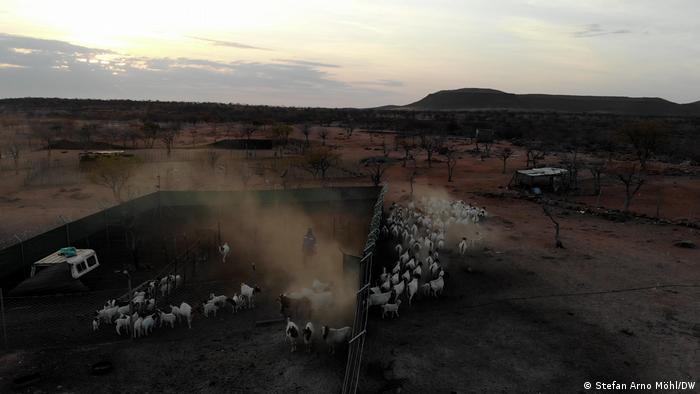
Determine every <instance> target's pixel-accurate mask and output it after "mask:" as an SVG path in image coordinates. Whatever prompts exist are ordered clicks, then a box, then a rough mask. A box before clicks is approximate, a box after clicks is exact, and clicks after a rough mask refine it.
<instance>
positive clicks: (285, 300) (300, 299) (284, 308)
mask: <svg viewBox="0 0 700 394" xmlns="http://www.w3.org/2000/svg"><path fill="white" fill-rule="evenodd" d="M277 301H278V302H279V303H280V314H282V315H283V316H287V317H296V318H300V317H302V316H306V317H309V318H310V317H311V309H312V308H311V300H310V299H309V298H308V297H305V296H302V295H300V294H296V293H291V294H280V296H279V297H277Z"/></svg>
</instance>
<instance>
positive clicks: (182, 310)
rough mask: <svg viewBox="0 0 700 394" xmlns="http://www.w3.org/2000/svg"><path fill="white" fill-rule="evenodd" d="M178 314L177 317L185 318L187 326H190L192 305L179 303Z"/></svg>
mask: <svg viewBox="0 0 700 394" xmlns="http://www.w3.org/2000/svg"><path fill="white" fill-rule="evenodd" d="M178 316H179V318H182V319H185V320H186V321H187V326H188V327H189V328H192V307H191V306H190V305H189V304H188V303H186V302H183V303H182V304H180V307H179V308H178Z"/></svg>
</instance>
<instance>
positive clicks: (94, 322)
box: [92, 318, 100, 331]
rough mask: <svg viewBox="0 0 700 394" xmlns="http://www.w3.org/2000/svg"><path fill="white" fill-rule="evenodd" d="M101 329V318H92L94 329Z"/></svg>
mask: <svg viewBox="0 0 700 394" xmlns="http://www.w3.org/2000/svg"><path fill="white" fill-rule="evenodd" d="M99 329H100V319H98V318H94V319H92V331H97V330H99Z"/></svg>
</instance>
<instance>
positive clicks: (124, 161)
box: [89, 156, 140, 203]
mask: <svg viewBox="0 0 700 394" xmlns="http://www.w3.org/2000/svg"><path fill="white" fill-rule="evenodd" d="M139 164H140V161H139V160H138V159H137V158H136V157H119V156H115V157H101V158H98V159H97V160H96V161H95V163H94V164H93V166H92V170H91V171H90V175H89V178H90V180H91V181H92V182H93V183H95V184H97V185H101V186H104V187H106V188H108V189H110V190H111V191H112V195H113V196H114V199H115V200H116V201H117V203H121V202H123V200H122V192H123V191H124V188H125V187H126V186H127V184H128V182H129V180H130V179H131V178H132V177H133V176H134V174H135V173H136V169H137V168H138V165H139Z"/></svg>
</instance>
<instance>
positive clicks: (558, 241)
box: [542, 202, 564, 249]
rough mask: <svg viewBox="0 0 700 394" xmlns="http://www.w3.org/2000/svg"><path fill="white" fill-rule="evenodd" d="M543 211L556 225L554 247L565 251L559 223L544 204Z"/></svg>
mask: <svg viewBox="0 0 700 394" xmlns="http://www.w3.org/2000/svg"><path fill="white" fill-rule="evenodd" d="M542 211H544V214H545V215H547V217H548V218H549V220H551V221H552V223H553V224H554V247H556V248H560V249H564V244H563V243H562V242H561V238H560V237H559V222H558V221H557V220H556V219H555V218H554V215H552V212H550V211H549V208H547V205H546V203H544V202H543V203H542Z"/></svg>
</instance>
